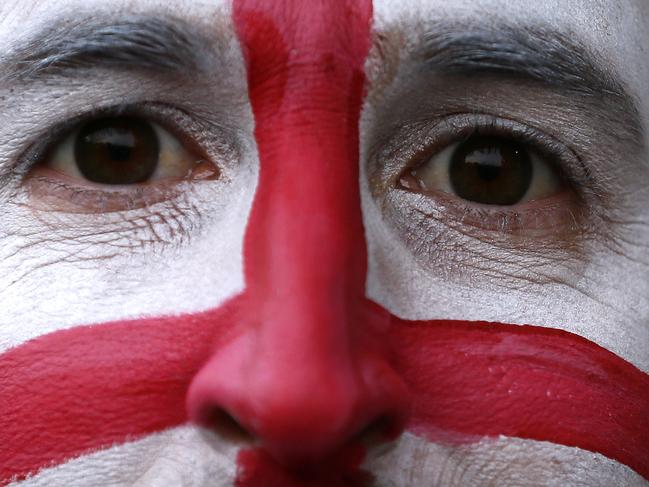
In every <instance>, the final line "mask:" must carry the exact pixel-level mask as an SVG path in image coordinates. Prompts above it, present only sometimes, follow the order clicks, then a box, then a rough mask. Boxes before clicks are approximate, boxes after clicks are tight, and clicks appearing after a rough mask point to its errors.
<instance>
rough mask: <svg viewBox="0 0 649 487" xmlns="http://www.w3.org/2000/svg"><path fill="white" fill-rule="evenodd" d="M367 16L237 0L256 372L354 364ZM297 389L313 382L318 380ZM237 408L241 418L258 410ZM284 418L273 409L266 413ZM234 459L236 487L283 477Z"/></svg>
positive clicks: (323, 6) (352, 2)
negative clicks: (252, 190)
mask: <svg viewBox="0 0 649 487" xmlns="http://www.w3.org/2000/svg"><path fill="white" fill-rule="evenodd" d="M371 21H372V5H371V1H370V0H318V1H312V2H305V1H301V0H277V1H274V0H235V2H234V22H235V25H236V29H237V32H238V35H239V38H240V41H241V44H242V46H243V49H244V53H245V55H246V60H247V67H248V83H249V94H250V101H251V105H252V110H253V113H254V116H255V124H256V129H255V137H256V141H257V144H258V149H259V159H260V178H259V186H258V189H257V194H256V197H255V202H254V206H253V210H252V215H251V217H250V220H249V223H248V229H247V235H246V246H245V269H246V282H247V291H246V293H247V297H248V298H249V299H250V300H251V301H250V302H251V305H250V306H251V309H254V313H255V314H256V316H257V319H258V320H260V323H259V324H258V325H255V323H254V320H253V323H251V326H252V327H253V328H254V327H255V326H259V327H260V328H262V329H263V328H264V327H266V328H267V330H262V332H260V334H261V335H262V336H263V338H261V339H260V340H261V341H262V342H263V345H259V346H258V347H257V350H258V352H257V353H258V354H259V355H258V357H259V360H260V361H261V362H262V363H264V364H265V365H264V367H266V368H267V370H266V373H265V374H260V375H264V376H272V377H282V376H285V377H287V378H288V377H291V378H292V377H293V376H294V375H296V374H299V373H300V371H298V370H297V369H296V363H299V362H300V361H299V360H297V361H296V360H295V356H296V354H301V355H303V356H304V358H305V359H304V361H303V362H302V363H303V364H304V365H305V366H306V365H307V364H309V367H310V368H309V369H308V372H307V369H306V368H305V370H304V371H302V374H304V373H308V374H309V376H314V377H317V376H320V377H323V378H331V379H334V380H336V381H338V380H341V381H344V380H345V379H346V377H350V376H351V375H353V372H350V371H351V369H350V367H356V366H354V365H349V363H350V362H349V358H350V357H351V355H353V354H354V352H349V351H348V350H349V349H350V348H353V347H354V344H353V343H351V342H350V340H351V341H353V340H354V334H355V333H361V332H362V331H361V330H360V328H367V323H365V317H364V316H363V312H364V311H363V310H361V309H360V308H361V307H362V306H364V304H365V299H364V294H365V277H366V246H365V238H364V230H363V223H362V214H361V207H360V194H359V134H358V130H359V117H360V110H361V104H362V98H363V89H364V80H365V74H364V63H365V59H366V56H367V53H368V50H369V46H370V25H371ZM366 331H367V330H366ZM368 348H369V347H368ZM264 350H265V351H266V352H265V351H264ZM283 351H286V355H285V357H284V355H282V354H284V352H283ZM266 353H267V354H268V356H266ZM278 353H279V354H280V355H279V356H276V355H277V354H278ZM242 354H243V352H240V353H239V355H242ZM270 356H272V358H269V357H270ZM335 357H338V359H337V360H335V359H333V360H332V358H335ZM284 358H286V359H284ZM352 361H353V360H352ZM328 367H330V368H329V369H328V370H325V369H327V368H328ZM282 368H283V370H280V369H282ZM269 369H270V370H269ZM249 380H250V379H249ZM253 380H254V379H253ZM268 380H269V381H270V380H271V379H270V378H268ZM291 380H292V379H290V380H287V382H291ZM386 384H387V381H386ZM268 385H269V384H266V385H264V384H258V385H256V386H253V387H256V388H258V389H259V390H262V389H264V388H267V387H268ZM288 387H291V386H288ZM296 387H300V386H296ZM304 387H307V388H308V389H311V390H312V391H313V393H318V392H320V391H319V390H318V388H317V387H315V386H314V384H311V385H310V386H309V385H308V384H306V383H305V384H304ZM386 387H387V386H386ZM327 388H329V389H331V390H332V391H336V392H335V394H339V395H341V401H339V402H344V401H346V399H343V398H342V396H343V395H345V394H350V395H352V394H355V393H356V392H357V390H358V389H357V388H356V387H355V386H349V385H335V384H331V385H329V386H328V387H324V388H321V389H327ZM305 391H306V390H303V391H302V392H303V393H304V392H305ZM287 393H288V392H287ZM332 393H333V392H332ZM251 394H254V392H252V391H251ZM367 394H370V393H367ZM350 397H351V396H350ZM257 402H258V401H254V400H253V403H257ZM379 402H380V401H379V400H376V405H375V406H374V407H369V408H366V406H361V407H360V408H358V410H357V413H358V412H362V411H361V409H365V410H366V411H371V410H372V409H373V408H376V407H377V406H378V403H379ZM242 410H244V407H241V406H240V407H239V408H238V411H239V412H241V411H242ZM245 411H246V412H245V413H244V414H243V415H244V416H246V417H255V416H256V415H257V416H258V413H255V412H254V411H251V410H249V408H245ZM310 413H311V411H303V412H302V414H305V415H308V414H310ZM279 414H282V413H281V412H278V415H279ZM296 414H299V412H297V411H296ZM341 414H344V413H341ZM369 414H370V415H371V414H373V413H369ZM239 417H240V419H242V420H243V418H242V417H241V416H239ZM332 419H334V418H332ZM285 421H286V418H284V419H281V418H279V417H278V418H276V419H275V420H274V421H272V422H273V423H275V424H277V423H279V422H285ZM249 422H252V423H259V420H258V419H251V420H249ZM269 431H270V429H269ZM326 438H327V436H326V434H324V433H323V434H322V435H321V438H312V439H311V443H313V444H312V445H306V444H305V445H303V448H304V449H305V451H308V450H310V449H312V448H314V447H315V445H316V444H317V443H318V442H322V441H326V442H327V443H330V442H331V438H329V439H326ZM325 439H326V440H325ZM317 448H319V447H317ZM241 462H242V463H241V464H240V467H242V468H243V467H244V466H247V468H243V471H242V474H241V476H240V477H239V479H238V485H240V486H243V485H261V484H265V485H275V484H273V482H274V481H273V480H272V479H273V478H283V477H282V476H281V475H280V476H279V477H277V476H274V474H273V473H272V469H271V468H270V467H269V465H270V463H269V462H268V461H267V459H266V456H265V454H264V453H262V452H258V455H257V456H255V455H254V453H252V452H248V453H246V454H242V456H241ZM253 465H254V467H253ZM253 470H254V472H253ZM285 480H286V479H285ZM277 485H279V484H277Z"/></svg>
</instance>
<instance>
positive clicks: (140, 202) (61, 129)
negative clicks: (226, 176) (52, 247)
mask: <svg viewBox="0 0 649 487" xmlns="http://www.w3.org/2000/svg"><path fill="white" fill-rule="evenodd" d="M121 116H134V117H138V118H142V119H145V120H148V121H150V122H153V123H156V124H158V125H160V126H161V127H163V128H164V129H165V130H167V131H168V132H169V133H171V134H172V135H173V136H174V137H176V138H177V139H178V140H180V141H181V143H182V144H183V145H185V146H186V147H187V148H188V150H190V151H192V152H193V153H196V154H197V155H198V156H199V158H200V159H201V160H205V161H213V159H214V158H211V157H209V156H208V155H207V153H208V149H207V148H205V147H204V145H203V144H201V142H200V141H199V140H197V139H199V138H200V137H198V136H196V135H194V134H198V133H202V132H203V127H202V125H203V124H202V123H201V122H199V121H197V120H196V119H195V117H192V116H191V115H189V114H188V113H187V112H185V111H184V110H182V109H180V108H177V107H174V106H171V105H169V104H166V103H160V102H153V101H147V102H141V103H138V104H129V105H112V106H108V107H104V108H98V109H94V110H91V111H88V112H86V113H83V114H81V115H78V116H75V117H72V118H70V119H67V120H65V121H63V122H61V123H60V124H57V125H55V126H54V127H51V128H49V129H48V130H47V132H45V133H41V134H40V135H36V136H35V137H34V138H33V140H35V142H34V143H33V144H32V145H31V146H29V147H28V149H27V150H26V151H25V152H24V153H23V155H22V156H21V157H19V158H18V160H17V163H16V165H15V166H14V169H13V174H14V176H15V177H16V178H17V179H18V180H19V181H23V182H25V181H26V180H27V179H29V177H30V174H31V173H32V172H33V171H34V169H35V168H36V167H37V166H38V165H39V164H40V163H41V162H42V161H43V160H45V159H46V158H47V157H48V155H49V153H50V152H51V151H52V150H53V149H54V148H55V147H56V146H57V144H59V143H61V142H62V141H63V140H65V138H66V137H67V136H69V135H70V134H72V133H73V132H74V130H76V129H77V128H78V127H80V126H82V125H83V124H84V123H87V122H89V121H92V120H95V119H100V118H104V117H121ZM170 120H173V123H171V122H170ZM192 132H193V133H194V134H192ZM235 152H236V151H235ZM220 169H221V167H220V166H218V168H217V171H218V170H220ZM32 179H33V181H32V184H33V185H34V186H36V187H38V185H39V184H40V185H43V186H42V188H43V189H42V193H43V194H46V195H47V196H48V197H50V198H54V199H56V200H57V201H61V202H65V204H66V205H67V206H66V207H65V211H66V212H68V213H96V212H110V211H127V210H131V209H137V208H141V207H146V206H149V205H152V204H155V203H158V202H161V201H164V200H167V199H173V198H175V197H178V196H180V195H182V194H183V193H184V192H186V191H187V190H189V188H188V184H189V183H188V182H187V181H182V182H174V183H173V184H169V183H168V184H157V185H152V186H151V187H144V186H142V187H135V186H134V187H131V188H128V189H120V188H115V189H111V190H107V189H106V188H103V189H92V188H88V187H83V186H81V185H75V184H74V183H66V182H65V181H56V180H53V179H51V178H47V177H45V176H36V177H33V178H32ZM57 194H58V195H59V196H57ZM111 207H112V208H113V209H112V210H111Z"/></svg>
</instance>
